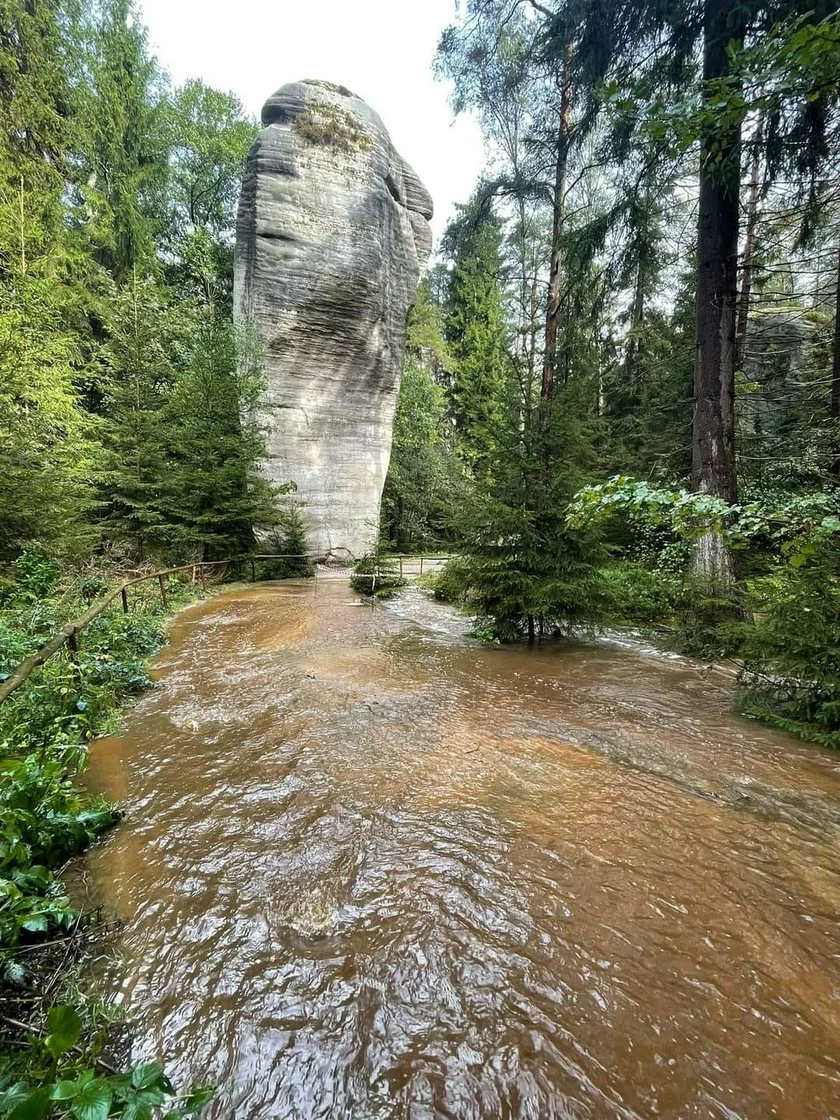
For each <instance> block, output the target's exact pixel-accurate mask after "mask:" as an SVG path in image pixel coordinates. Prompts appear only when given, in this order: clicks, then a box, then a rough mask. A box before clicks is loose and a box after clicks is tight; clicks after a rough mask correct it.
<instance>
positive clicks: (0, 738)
mask: <svg viewBox="0 0 840 1120" xmlns="http://www.w3.org/2000/svg"><path fill="white" fill-rule="evenodd" d="M116 578H117V577H116V574H115V573H111V572H109V571H108V570H107V569H104V568H103V569H101V570H86V571H84V572H63V571H62V568H61V566H60V564H59V563H58V562H57V561H56V560H54V559H53V558H51V557H48V556H43V555H40V554H38V553H34V552H30V553H24V554H23V555H22V556H21V557H20V558H19V559H18V560H17V561H16V562H15V563H14V564H13V565H11V566H10V568H9V569H7V571H6V572H5V573H4V575H3V576H2V578H0V678H2V679H5V678H7V677H8V676H9V675H10V674H11V672H12V671H13V670H14V669H15V668H16V666H17V665H18V664H19V663H20V662H21V661H23V660H24V659H25V658H26V657H27V656H29V654H31V653H32V652H34V651H35V650H37V649H38V648H39V647H40V646H41V645H43V644H44V643H45V642H46V641H47V640H48V639H49V638H50V637H51V636H52V635H53V634H54V633H55V631H56V630H57V629H59V628H60V627H61V626H62V625H64V624H65V623H66V622H67V621H69V620H70V619H72V618H74V617H77V616H78V615H79V614H81V613H83V612H84V611H85V610H86V609H87V607H88V606H89V605H90V602H91V600H93V599H96V598H98V597H99V596H100V595H101V594H102V593H103V592H104V591H105V590H106V589H107V588H108V586H109V585H111V584H112V583H113V582H114V581H115V580H116ZM167 591H168V599H169V605H168V607H166V608H165V607H164V606H163V604H162V602H161V599H160V593H159V590H158V588H157V585H156V584H151V583H150V584H141V585H137V586H136V587H134V588H132V591H131V598H130V613H129V614H124V613H123V612H122V606H121V603H120V600H119V599H117V601H116V603H115V604H112V605H111V606H110V607H109V608H108V609H107V610H106V612H105V613H104V614H102V615H101V616H100V617H99V618H97V619H96V620H95V621H94V622H93V623H92V624H91V625H90V626H89V627H87V628H86V629H85V630H84V631H82V632H81V633H80V634H79V638H78V641H79V649H78V653H77V654H76V656H75V659H74V660H71V659H70V658H69V655H68V653H67V651H63V652H62V653H60V654H58V655H56V656H55V657H53V658H52V659H51V660H49V661H48V662H47V663H46V664H45V665H44V666H42V667H40V668H38V669H36V670H35V671H34V673H33V674H32V675H31V676H30V678H29V679H28V681H27V682H26V683H25V684H24V685H22V686H21V687H20V688H19V689H18V690H17V691H16V692H14V693H13V694H12V696H11V697H9V699H8V700H6V702H5V703H3V704H0V995H1V996H2V997H3V1004H4V1007H8V1008H11V1009H14V1010H15V1011H16V1016H12V1015H11V1014H10V1015H0V1031H2V1035H0V1044H1V1045H2V1049H3V1050H4V1052H5V1056H4V1058H3V1061H2V1063H0V1116H3V1117H6V1116H8V1117H9V1120H39V1118H40V1117H64V1116H73V1117H76V1118H77V1120H100V1118H101V1120H104V1118H106V1117H108V1116H114V1115H119V1116H122V1117H124V1118H128V1120H144V1118H151V1117H152V1116H159V1115H166V1116H168V1117H180V1116H187V1115H190V1114H195V1112H196V1110H197V1109H199V1108H200V1107H201V1105H202V1104H203V1103H204V1101H206V1099H207V1095H206V1093H199V1094H197V1095H192V1096H187V1097H186V1098H183V1099H181V1098H178V1097H176V1096H175V1094H174V1093H173V1091H172V1087H171V1086H170V1085H169V1083H168V1082H167V1080H166V1078H165V1075H164V1074H163V1071H162V1070H161V1069H160V1068H159V1067H158V1066H155V1065H146V1066H139V1067H136V1068H135V1069H134V1070H132V1071H129V1072H128V1073H126V1074H124V1075H123V1074H118V1073H116V1072H112V1071H110V1070H106V1071H104V1072H103V1065H102V1062H101V1058H100V1054H101V1051H102V1048H103V1046H104V1045H105V1040H106V1038H107V1029H106V1027H107V1018H108V1016H107V1014H106V1013H105V1011H104V1009H102V1008H99V1010H98V1011H97V1013H93V1011H92V1009H93V1008H96V1006H97V1005H96V1002H95V1001H90V1000H88V998H87V997H86V996H85V995H84V994H83V993H77V994H76V998H75V999H73V1001H72V1002H68V1003H64V1004H61V1005H59V1006H50V1004H51V1001H52V997H53V994H54V991H55V990H56V986H57V984H58V982H59V981H61V979H62V970H65V971H66V968H67V964H68V961H69V960H70V959H71V958H72V957H73V956H75V953H74V952H71V950H73V947H74V946H77V945H78V941H79V939H80V937H82V936H83V934H84V931H85V930H86V929H87V928H89V927H90V925H91V921H92V916H91V915H89V914H85V913H84V912H82V911H80V910H79V909H78V908H77V907H76V906H75V905H74V904H73V903H72V902H71V900H70V898H69V897H68V895H67V893H66V892H65V891H64V889H63V887H62V884H61V876H60V871H61V868H62V867H63V865H64V864H65V863H66V861H67V860H68V859H69V858H70V857H72V856H74V855H77V854H78V853H80V852H82V851H84V850H85V849H86V848H87V847H89V846H90V844H92V843H93V842H94V841H95V840H96V839H97V838H98V837H99V836H101V835H102V834H103V833H104V832H105V831H106V830H107V829H108V828H110V827H111V826H112V825H113V824H114V823H115V822H116V821H117V820H118V819H119V811H118V810H117V809H116V807H114V806H113V805H109V804H107V803H106V802H105V801H104V800H102V799H101V798H95V797H91V796H89V795H88V794H85V793H82V792H81V791H80V790H79V789H78V788H77V787H76V785H75V784H74V780H73V779H74V777H75V776H76V775H77V774H78V773H79V772H80V771H81V770H82V769H83V768H84V765H85V763H86V761H87V750H88V744H89V742H90V741H91V740H92V739H93V738H95V737H96V736H98V735H102V734H104V733H107V732H109V731H112V730H114V728H115V726H116V724H117V721H118V719H119V714H120V712H121V710H122V709H123V708H124V706H125V705H126V704H127V703H128V702H130V701H131V700H132V699H133V698H134V697H135V696H137V695H138V694H139V693H140V692H142V691H143V690H144V689H146V688H148V687H149V685H150V684H151V678H150V677H149V674H148V670H147V659H148V657H149V655H150V654H152V653H154V652H155V651H156V650H157V649H158V648H159V647H160V646H161V645H162V643H163V641H164V637H165V632H164V622H165V619H166V617H167V616H168V615H169V614H170V613H171V611H172V610H173V609H174V608H176V607H178V606H180V605H182V604H184V603H185V602H188V601H189V600H190V599H191V598H193V597H194V595H195V593H196V589H195V588H191V587H189V586H188V585H187V583H186V578H182V579H177V578H174V577H170V578H169V580H168V587H167ZM54 945H60V946H61V947H62V956H61V957H60V958H59V962H58V963H57V965H56V967H55V968H53V969H52V970H51V971H50V972H49V974H50V977H51V979H50V980H49V982H48V983H47V982H46V981H45V979H44V977H45V973H46V971H49V970H45V967H44V960H45V959H46V960H49V956H50V947H51V946H54ZM65 946H66V948H65ZM65 979H66V978H65ZM63 986H64V988H65V990H66V989H67V988H68V985H67V984H66V983H65V984H64V985H63ZM70 988H71V989H72V985H70Z"/></svg>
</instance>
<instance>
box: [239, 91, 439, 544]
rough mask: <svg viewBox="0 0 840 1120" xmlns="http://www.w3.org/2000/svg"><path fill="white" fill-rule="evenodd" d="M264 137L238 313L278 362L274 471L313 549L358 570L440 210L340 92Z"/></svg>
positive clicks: (287, 106) (271, 427)
mask: <svg viewBox="0 0 840 1120" xmlns="http://www.w3.org/2000/svg"><path fill="white" fill-rule="evenodd" d="M262 124H263V128H262V130H261V131H260V133H259V134H258V136H257V138H256V140H255V141H254V144H253V147H252V148H251V152H250V155H249V156H248V161H247V164H246V168H245V175H244V179H243V183H242V195H241V198H240V202H239V213H238V216H237V226H236V260H235V271H234V306H235V310H236V315H237V318H238V320H239V321H240V322H250V323H252V324H253V326H254V328H255V330H256V332H257V335H258V337H259V339H260V340H261V342H262V345H263V347H264V350H265V363H264V372H265V377H266V391H265V393H264V397H263V404H262V407H263V410H264V412H265V417H266V421H267V427H268V431H269V439H268V458H267V460H266V461H265V463H264V464H263V468H264V471H265V473H266V475H267V476H268V477H269V478H271V479H272V480H274V481H277V482H285V481H287V480H289V479H293V480H294V481H295V482H296V483H297V488H298V489H297V493H296V495H295V500H296V501H298V502H299V503H300V504H301V505H302V507H303V508H302V513H303V517H304V521H305V524H306V527H307V535H308V538H309V542H310V548H312V549H316V550H319V551H321V552H322V553H323V554H324V556H331V555H336V556H340V555H343V551H344V550H348V551H349V552H351V553H352V554H353V555H354V556H359V555H361V554H362V553H364V552H366V551H367V550H368V549H369V548H370V547H371V546H372V545H373V543H374V541H375V540H376V535H377V524H378V519H379V505H380V501H381V497H382V487H383V485H384V483H385V475H386V474H387V471H388V460H389V458H390V454H391V431H392V426H393V419H394V411H395V408H396V403H397V392H398V389H399V381H400V374H401V372H402V364H403V357H404V352H405V323H406V316H407V314H408V311H409V309H410V307H411V305H412V304H413V302H414V298H415V292H416V289H417V283H418V280H419V277H420V269H421V267H422V266H423V264H425V262H426V260H427V259H428V256H429V253H430V251H431V247H432V238H431V232H430V229H429V225H428V219H429V218H431V216H432V200H431V198H430V197H429V193H428V191H427V190H426V188H425V187H424V186H423V184H422V183H421V182H420V180H419V178H418V177H417V175H416V174H415V173H414V171H412V169H411V168H410V167H409V166H408V164H407V163H406V162H405V160H403V159H402V158H401V157H400V155H399V154H398V153H397V151H396V150H395V149H394V146H393V144H392V143H391V139H390V137H389V135H388V132H387V131H386V129H385V126H384V125H383V124H382V121H381V120H380V119H379V117H378V116H377V114H376V113H375V112H374V111H373V110H372V109H371V108H370V107H369V106H368V105H366V104H365V102H364V101H362V100H360V99H359V98H358V97H355V96H354V95H353V94H352V93H350V91H349V90H346V89H344V88H343V87H341V86H333V85H331V84H330V83H327V82H312V81H307V82H295V83H292V84H290V85H286V86H283V87H282V88H281V89H279V90H278V91H277V92H276V93H275V94H273V95H272V96H271V97H270V98H269V99H268V101H266V103H265V105H264V106H263V111H262Z"/></svg>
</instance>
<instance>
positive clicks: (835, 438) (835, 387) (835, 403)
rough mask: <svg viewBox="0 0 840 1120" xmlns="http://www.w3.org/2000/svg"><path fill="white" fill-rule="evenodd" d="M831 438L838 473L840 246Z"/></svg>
mask: <svg viewBox="0 0 840 1120" xmlns="http://www.w3.org/2000/svg"><path fill="white" fill-rule="evenodd" d="M829 414H830V416H831V420H832V429H833V433H832V439H833V441H834V446H835V449H836V454H835V457H834V462H833V463H832V465H831V470H832V473H833V474H835V475H840V248H838V250H837V292H836V295H835V297H834V358H833V361H832V364H831V404H830V413H829Z"/></svg>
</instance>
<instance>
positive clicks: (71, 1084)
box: [52, 1081, 79, 1101]
mask: <svg viewBox="0 0 840 1120" xmlns="http://www.w3.org/2000/svg"><path fill="white" fill-rule="evenodd" d="M78 1091H79V1086H78V1083H77V1082H75V1081H58V1082H56V1084H55V1085H54V1086H53V1091H52V1099H53V1100H54V1101H71V1100H72V1099H73V1097H75V1095H76V1094H77V1093H78Z"/></svg>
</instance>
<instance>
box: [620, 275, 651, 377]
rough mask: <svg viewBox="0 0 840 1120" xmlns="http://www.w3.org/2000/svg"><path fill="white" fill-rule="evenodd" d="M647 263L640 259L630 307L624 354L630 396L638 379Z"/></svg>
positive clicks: (625, 375) (625, 374)
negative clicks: (628, 329)
mask: <svg viewBox="0 0 840 1120" xmlns="http://www.w3.org/2000/svg"><path fill="white" fill-rule="evenodd" d="M645 264H646V262H645V261H644V260H643V259H640V260H639V265H638V268H637V270H636V288H635V291H634V292H633V305H632V307H631V309H630V331H629V336H628V339H627V350H626V353H625V355H624V371H623V372H624V386H625V390H626V392H627V394H628V396H633V395H634V394H635V389H636V381H637V377H636V374H637V368H636V367H637V364H638V363H637V361H636V359H637V357H638V354H639V332H640V331H641V329H642V322H643V321H644V317H645Z"/></svg>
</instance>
